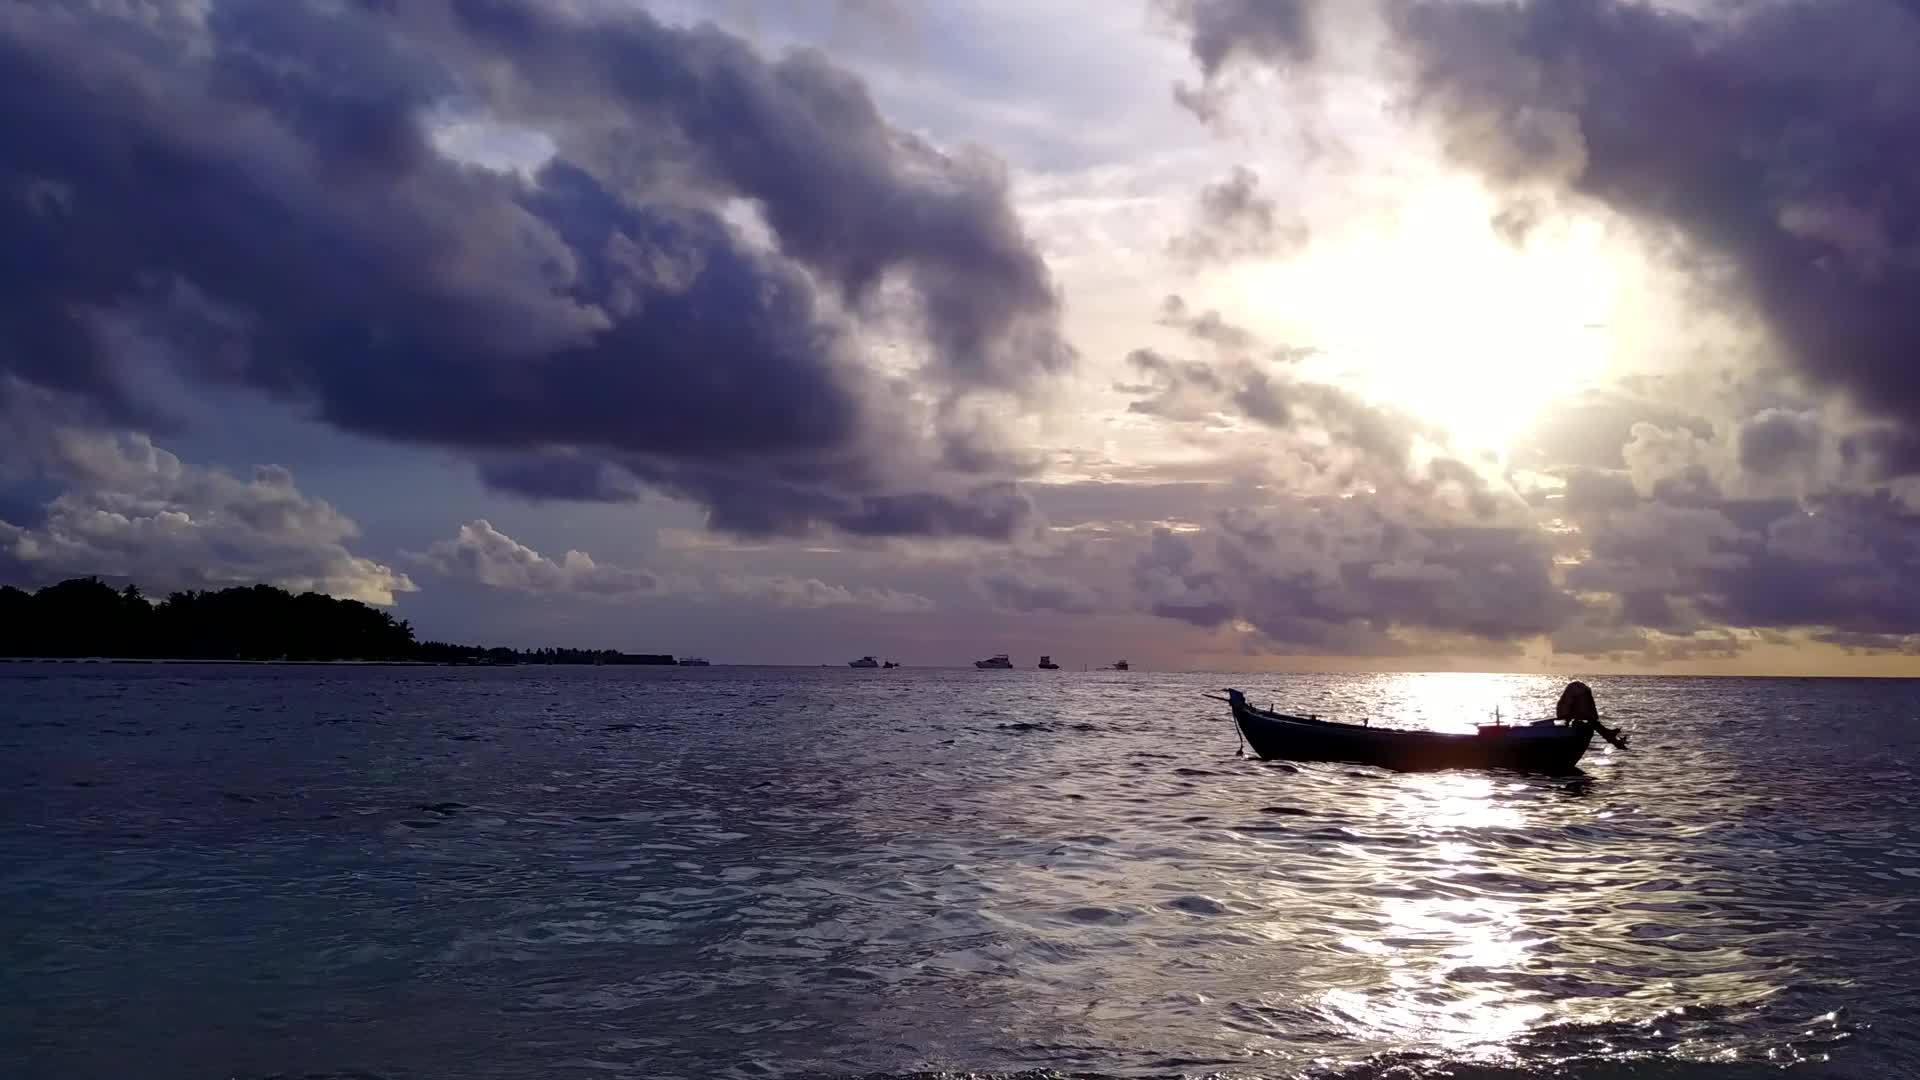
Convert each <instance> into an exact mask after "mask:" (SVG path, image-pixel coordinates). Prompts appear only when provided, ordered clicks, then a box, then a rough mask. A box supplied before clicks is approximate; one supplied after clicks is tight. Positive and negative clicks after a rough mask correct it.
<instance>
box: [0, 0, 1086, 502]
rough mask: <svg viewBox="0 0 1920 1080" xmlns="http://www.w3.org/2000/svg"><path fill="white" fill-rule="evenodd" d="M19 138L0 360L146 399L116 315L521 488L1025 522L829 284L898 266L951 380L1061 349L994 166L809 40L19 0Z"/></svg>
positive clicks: (11, 112)
mask: <svg viewBox="0 0 1920 1080" xmlns="http://www.w3.org/2000/svg"><path fill="white" fill-rule="evenodd" d="M443 108H452V109H474V108H484V109H490V110H491V112H492V114H493V115H494V116H495V117H496V118H498V119H500V120H504V121H509V122H521V123H531V124H534V125H536V126H549V127H550V128H551V129H552V131H551V133H552V134H553V136H554V142H555V144H556V145H557V146H558V147H559V154H558V156H556V157H555V158H554V159H553V160H551V161H549V162H547V163H546V164H545V165H544V166H542V167H541V168H540V170H539V172H538V174H537V175H535V176H533V177H531V178H528V177H521V176H517V175H512V174H504V173H499V172H489V171H486V170H482V169H478V168H474V167H471V166H467V165H464V164H461V163H458V162H455V161H453V160H451V159H449V158H447V157H445V156H443V155H442V154H441V153H440V152H439V151H438V150H437V149H436V148H435V147H434V146H433V144H432V141H431V136H430V132H429V123H430V120H429V118H430V117H431V116H432V115H435V111H436V110H439V109H443ZM0 146H3V147H4V148H5V149H4V151H0V288H3V289H4V290H5V291H6V295H7V296H8V303H7V304H6V305H4V307H0V371H3V372H4V373H5V374H11V375H13V376H16V377H17V378H19V379H21V380H24V382H25V383H26V384H30V385H33V386H38V387H43V388H50V389H53V390H57V391H62V392H65V394H66V395H67V396H68V397H70V398H74V399H77V400H79V401H81V402H83V403H84V404H85V405H86V406H87V407H88V408H91V409H93V410H95V411H96V413H98V414H100V415H103V416H105V417H108V418H111V419H115V420H119V421H121V422H152V421H153V420H154V419H155V418H156V417H155V415H154V414H155V411H156V410H155V407H154V406H153V403H152V402H151V401H149V400H146V398H145V396H144V395H143V393H142V391H141V389H140V387H141V386H142V385H143V383H142V380H141V379H139V378H137V377H134V374H135V373H133V372H131V371H130V370H129V369H130V368H131V367H134V366H137V365H138V364H140V363H154V362H158V361H157V360H155V359H154V353H155V352H156V350H149V351H148V352H147V353H142V354H141V355H140V356H139V357H137V358H133V359H130V358H129V356H128V354H127V353H126V351H125V350H123V349H117V348H115V347H113V344H112V340H111V339H110V337H109V335H108V334H107V330H108V329H109V328H110V327H112V326H114V325H119V324H131V325H133V326H134V327H136V328H137V329H138V330H139V331H140V332H141V333H142V334H143V335H144V336H146V337H149V338H158V339H160V344H161V345H162V346H164V347H165V350H164V352H160V354H161V355H166V354H169V353H170V354H171V356H172V358H173V361H174V363H175V366H176V367H177V368H178V369H179V370H180V372H182V373H183V374H185V375H186V376H187V377H188V378H189V379H190V380H200V381H210V382H211V381H217V382H221V383H227V384H236V385H241V386H246V387H252V388H255V389H258V390H260V391H263V392H265V393H268V394H271V395H274V396H277V397H279V398H282V399H284V400H286V401H289V402H292V403H295V404H296V405H297V406H299V407H301V408H303V409H307V410H310V411H311V412H313V413H314V414H316V415H318V416H320V417H322V418H324V419H325V420H327V421H328V422H330V423H332V424H334V425H336V426H338V427H340V428H343V429H347V430H351V431H357V432H362V433H366V434H371V435H376V436H381V437H384V438H389V439H394V440H402V441H410V442H421V443H430V444H435V445H443V446H450V447H455V448H460V449H462V450H466V451H469V452H472V453H474V454H475V455H476V456H477V457H479V458H480V459H481V460H483V461H484V462H485V466H484V475H485V476H486V477H487V478H488V479H489V480H490V481H492V482H497V483H499V484H501V485H502V486H504V487H506V488H508V489H510V490H514V491H518V492H520V493H522V494H529V495H536V496H554V497H566V498H628V497H631V496H632V494H633V493H634V484H633V483H632V482H631V478H634V477H637V478H639V479H640V480H642V481H644V482H646V483H647V484H650V485H653V486H656V487H660V488H663V489H665V490H669V491H673V492H675V493H678V494H683V495H687V496H689V497H692V498H696V499H700V500H702V501H706V502H708V503H709V504H710V505H712V506H713V509H714V515H715V520H716V523H717V524H722V525H724V526H726V527H733V528H740V529H744V530H754V529H758V530H762V531H797V530H801V529H804V528H808V527H811V526H813V525H816V524H829V525H834V526H837V527H842V528H846V529H848V530H850V531H854V532H858V533H863V534H882V533H887V532H889V531H892V530H900V531H906V532H917V531H932V532H935V533H942V534H944V533H948V532H957V533H961V534H966V535H988V536H1004V535H1007V534H1008V532H1009V531H1010V530H1011V529H1012V528H1013V527H1014V526H1015V524H1016V523H1017V518H1018V515H1019V513H1020V512H1021V508H1022V506H1023V501H1022V500H1021V498H1020V497H1019V496H1018V495H1017V493H1014V492H1010V491H1004V490H1000V489H999V488H997V487H995V486H994V485H993V484H991V483H987V484H982V483H981V482H980V480H979V478H975V479H974V480H973V481H971V482H959V481H952V482H949V481H947V480H942V479H941V478H939V477H937V476H932V475H916V473H917V472H930V471H931V470H932V468H933V467H932V466H931V465H929V466H928V467H927V468H926V469H916V468H915V467H914V464H913V462H912V461H911V460H910V458H909V455H907V454H903V453H902V452H901V450H902V443H903V440H904V441H905V442H909V443H910V442H911V441H912V439H913V438H915V437H917V436H914V435H913V434H912V433H911V432H908V431H906V430H905V429H903V428H902V427H901V426H900V425H901V424H902V423H903V421H900V420H898V419H897V414H898V410H897V409H895V408H891V407H881V403H880V401H879V399H878V398H877V397H876V391H875V390H874V389H873V383H874V381H875V380H876V379H878V378H880V376H878V375H877V374H875V373H873V372H869V371H867V370H865V369H864V368H863V367H862V365H861V364H860V363H859V360H858V357H857V351H858V341H857V336H856V334H855V332H854V331H853V330H852V329H851V328H850V327H849V326H848V325H847V323H846V322H845V320H843V319H842V318H841V317H840V316H838V315H837V314H835V313H834V308H835V304H834V303H832V302H830V301H837V300H844V301H845V302H846V303H847V304H848V305H850V306H852V307H853V308H855V309H858V310H870V309H871V310H874V311H876V312H877V311H878V304H879V303H880V296H881V288H882V286H883V285H886V284H888V283H890V282H894V281H898V282H900V283H902V284H903V285H904V286H905V287H906V288H905V289H904V293H903V295H905V296H907V297H908V298H909V299H910V302H911V311H910V312H907V314H910V315H911V316H912V318H913V319H914V320H915V321H916V323H917V324H918V325H919V326H921V327H922V328H923V329H924V331H925V335H926V339H927V343H928V344H929V346H930V351H929V353H928V357H929V359H928V362H927V363H926V365H925V366H924V368H923V369H922V370H921V371H920V372H919V381H920V384H921V385H922V386H924V387H925V388H926V389H927V391H928V392H929V393H931V394H933V395H935V396H952V395H959V394H964V393H966V392H968V391H969V390H971V389H972V388H975V387H994V388H1002V389H1005V388H1014V389H1017V388H1018V387H1019V385H1020V384H1021V383H1022V382H1023V381H1024V380H1025V379H1026V378H1027V377H1028V376H1029V375H1031V374H1034V373H1038V372H1044V371H1048V370H1053V369H1056V368H1058V367H1059V366H1061V365H1062V364H1064V363H1065V362H1066V361H1067V360H1068V359H1070V356H1071V354H1070V351H1069V350H1067V348H1066V347H1065V346H1064V345H1063V344H1062V343H1061V341H1060V339H1059V337H1058V334H1057V330H1056V316H1057V299H1056V296H1055V294H1054V291H1053V287H1052V284H1051V282H1050V281H1049V279H1048V276H1047V273H1046V269H1045V266H1044V264H1043V263H1042V262H1041V260H1040V258H1039V256H1038V255H1037V253H1036V252H1035V251H1034V249H1033V247H1032V245H1031V244H1030V243H1029V242H1028V241H1027V239H1026V237H1025V235H1024V233H1023V232H1022V230H1021V228H1020V225H1019V223H1018V221H1017V219H1016V218H1015V217H1014V216H1013V214H1012V211H1011V209H1010V208H1009V205H1008V202H1007V199H1006V190H1005V180H1004V177H1003V176H1002V175H1001V173H1000V171H999V169H998V167H997V165H995V164H994V163H992V162H990V161H988V160H987V159H985V158H983V157H980V156H978V155H960V156H952V155H947V154H944V153H942V152H940V151H939V150H937V149H935V148H933V147H931V146H929V145H927V144H925V143H924V142H922V141H920V140H918V139H916V138H914V137H912V136H909V135H906V134H904V133H901V132H899V131H897V130H895V129H893V128H891V127H890V126H888V125H887V124H886V123H885V121H884V120H883V119H882V118H881V117H880V116H879V115H878V113H877V112H876V110H875V109H874V107H873V104H872V102H871V100H870V99H869V98H868V97H867V95H866V93H865V91H864V89H863V88H862V86H861V85H860V83H859V82H858V81H857V80H856V79H854V78H853V77H852V76H850V75H848V74H846V73H845V72H842V71H839V70H838V69H836V68H834V67H833V66H832V65H831V64H829V63H828V62H827V61H826V60H825V59H824V58H822V57H820V56H818V55H817V54H812V53H795V54H790V55H788V56H786V57H783V58H781V59H778V60H774V61H767V60H763V59H761V58H760V57H759V56H757V55H756V54H755V53H754V52H753V51H752V50H751V49H750V48H748V47H747V46H746V45H745V44H744V43H742V42H740V41H739V40H738V39H735V38H732V37H729V36H728V35H726V34H723V33H721V32H719V31H717V30H714V29H712V28H699V29H692V30H683V29H678V28H674V27H670V26H666V25H664V24H661V23H659V22H657V21H655V20H654V19H652V18H650V17H649V16H647V15H645V14H643V13H630V14H627V15H623V16H620V17H618V18H609V19H606V20H601V21H595V22H591V23H589V22H584V21H575V20H571V19H567V18H562V17H560V16H558V15H553V14H548V13H545V12H544V11H542V10H541V9H538V8H536V7H534V6H531V5H527V4H522V3H509V2H505V0H500V2H483V0H465V2H460V3H452V4H430V3H422V4H407V5H384V4H362V5H359V6H357V7H355V6H348V7H344V8H342V7H339V6H337V5H321V4H317V3H311V4H310V3H263V2H253V0H226V2H216V3H215V4H213V5H212V7H211V10H210V12H209V14H208V15H207V18H206V20H205V24H204V26H200V25H196V24H195V22H194V20H192V19H190V18H185V17H176V18H171V19H152V20H148V19H140V18H134V17H116V16H114V15H111V14H103V13H101V12H100V11H96V10H92V9H73V8H70V7H67V6H63V5H52V4H12V5H8V6H7V7H6V8H5V9H4V10H0ZM728 198H739V199H744V200H747V201H748V202H749V203H750V204H751V205H752V206H754V207H756V208H757V209H758V211H759V213H760V215H761V216H762V217H763V218H764V220H765V222H766V224H767V226H768V227H769V230H770V232H771V233H772V237H773V241H774V244H775V249H774V250H766V249H763V248H762V247H760V246H758V245H756V244H754V243H753V242H751V241H750V240H748V239H745V238H744V237H743V234H742V233H741V232H740V231H739V230H738V229H736V228H734V227H733V226H732V225H731V224H729V223H728V221H727V220H725V219H723V217H722V216H721V214H720V210H721V209H722V205H721V201H722V200H725V199H728ZM889 295H901V293H899V292H893V293H889ZM122 336H124V335H122ZM937 456H938V453H937V451H930V452H928V453H927V454H926V455H925V457H926V459H927V460H928V461H932V460H933V459H934V458H936V457H937ZM883 460H884V461H885V465H884V467H883V465H882V462H883ZM743 492H751V496H750V498H751V500H752V505H747V504H746V501H747V499H748V498H749V496H747V495H744V494H742V493H743Z"/></svg>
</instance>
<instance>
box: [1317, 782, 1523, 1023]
mask: <svg viewBox="0 0 1920 1080" xmlns="http://www.w3.org/2000/svg"><path fill="white" fill-rule="evenodd" d="M1504 786H1505V782H1503V781H1501V780H1498V779H1495V778H1492V777H1488V776H1483V775H1475V774H1468V773H1436V774H1431V775H1422V776H1407V777H1400V778H1398V782H1397V783H1396V784H1395V786H1394V788H1393V789H1392V791H1391V795H1390V797H1389V798H1388V799H1387V800H1384V801H1385V805H1383V806H1381V807H1379V808H1378V809H1379V811H1380V812H1381V813H1383V814H1386V815H1389V816H1392V817H1396V818H1398V819H1399V820H1402V821H1404V822H1405V823H1406V825H1407V826H1408V828H1409V831H1410V832H1412V833H1413V834H1414V835H1415V836H1417V837H1420V838H1422V839H1423V840H1424V842H1425V847H1424V854H1425V856H1426V858H1425V860H1424V862H1425V864H1426V869H1424V870H1423V871H1418V872H1416V871H1413V870H1400V869H1394V870H1384V871H1383V875H1382V876H1383V878H1385V879H1386V880H1383V881H1382V882H1381V883H1380V884H1381V885H1382V886H1383V891H1384V890H1386V889H1391V890H1394V891H1398V892H1399V893H1400V894H1399V895H1394V894H1392V893H1391V892H1389V893H1388V894H1387V895H1382V896H1380V897H1379V899H1378V901H1377V906H1376V910H1375V915H1376V923H1375V927H1374V928H1373V929H1371V930H1370V931H1369V932H1367V933H1364V934H1350V935H1348V936H1347V937H1346V938H1344V939H1343V940H1342V942H1341V945H1342V947H1343V948H1345V949H1346V950H1348V951H1349V952H1351V953H1354V954H1358V955H1362V956H1366V957H1369V958H1371V959H1372V960H1373V962H1374V964H1375V965H1377V968H1376V970H1374V971H1372V972H1371V973H1370V977H1369V978H1368V979H1367V980H1366V984H1365V987H1364V988H1351V987H1340V988H1334V989H1329V990H1327V991H1324V992H1323V993H1322V994H1321V995H1320V996H1319V1006H1320V1010H1321V1012H1322V1013H1323V1015H1326V1016H1327V1017H1328V1018H1329V1019H1332V1020H1334V1021H1335V1022H1336V1023H1338V1024H1339V1025H1340V1026H1341V1027H1342V1028H1343V1029H1344V1030H1345V1031H1347V1032H1348V1033H1349V1034H1350V1035H1352V1036H1353V1037H1355V1038H1358V1039H1362V1040H1369V1041H1383V1042H1393V1043H1398V1044H1403V1045H1404V1044H1406V1043H1408V1042H1413V1043H1419V1044H1425V1045H1429V1046H1432V1047H1434V1048H1436V1049H1443V1050H1445V1051H1448V1052H1452V1053H1460V1054H1468V1053H1470V1054H1474V1055H1476V1056H1498V1055H1499V1054H1500V1053H1501V1048H1502V1047H1503V1046H1504V1045H1505V1044H1506V1043H1508V1042H1511V1041H1512V1040H1514V1039H1517V1038H1519V1037H1521V1036H1523V1035H1525V1034H1526V1033H1527V1032H1528V1031H1529V1030H1530V1029H1532V1028H1533V1027H1534V1026H1536V1025H1538V1024H1539V1023H1541V1022H1542V1021H1543V1020H1544V1019H1545V1018H1546V1017H1547V1016H1548V1013H1549V1010H1548V1007H1547V1003H1546V1002H1545V1001H1544V1000H1543V996H1542V995H1541V994H1540V993H1539V992H1537V991H1522V990H1517V989H1515V988H1514V987H1512V986H1510V985H1506V983H1507V980H1506V979H1505V978H1504V977H1503V976H1502V974H1501V973H1503V972H1512V971H1515V970H1518V969H1522V968H1524V967H1526V966H1527V965H1528V962H1529V960H1530V956H1531V953H1532V951H1533V950H1534V948H1535V947H1536V946H1538V945H1539V944H1540V943H1541V942H1543V941H1544V940H1546V935H1544V934H1542V933H1541V932H1540V931H1538V930H1537V929H1536V928H1533V927H1531V926H1529V925H1528V920H1527V913H1526V911H1525V910H1524V909H1523V908H1522V906H1521V904H1520V903H1518V902H1516V901H1514V900H1512V899H1508V898H1504V897H1500V896H1495V895H1488V894H1487V893H1486V892H1485V891H1484V890H1475V893H1476V895H1474V896H1472V897H1470V898H1468V897H1460V896H1456V895H1449V894H1448V892H1449V890H1447V889H1446V886H1447V882H1448V881H1449V879H1453V878H1457V877H1459V876H1461V875H1463V874H1476V873H1480V872H1483V871H1486V870H1488V869H1489V867H1488V866H1486V865H1485V864H1484V860H1483V859H1482V858H1481V857H1480V856H1479V855H1478V854H1477V853H1476V848H1475V846H1474V845H1473V844H1472V843H1470V842H1466V841H1465V840H1462V839H1459V838H1457V834H1458V833H1460V832H1462V831H1465V830H1477V829H1489V828H1519V827H1521V826H1522V825H1523V824H1524V818H1523V815H1522V814H1521V812H1520V811H1519V810H1518V809H1516V808H1515V807H1512V806H1508V805H1503V804H1502V803H1501V802H1500V801H1499V799H1498V796H1499V793H1500V791H1501V790H1502V788H1503V787H1504ZM1420 890H1425V891H1424V892H1421V891H1420Z"/></svg>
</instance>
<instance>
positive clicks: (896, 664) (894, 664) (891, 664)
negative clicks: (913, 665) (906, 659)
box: [880, 660, 900, 668]
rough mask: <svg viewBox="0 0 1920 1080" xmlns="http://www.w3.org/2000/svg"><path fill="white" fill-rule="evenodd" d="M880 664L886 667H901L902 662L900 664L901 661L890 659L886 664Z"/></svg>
mask: <svg viewBox="0 0 1920 1080" xmlns="http://www.w3.org/2000/svg"><path fill="white" fill-rule="evenodd" d="M880 666H881V667H885V668H896V667H899V666H900V664H899V661H896V660H889V661H887V662H886V663H884V664H881V665H880Z"/></svg>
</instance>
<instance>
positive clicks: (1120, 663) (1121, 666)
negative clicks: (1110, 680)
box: [1113, 660, 1127, 671]
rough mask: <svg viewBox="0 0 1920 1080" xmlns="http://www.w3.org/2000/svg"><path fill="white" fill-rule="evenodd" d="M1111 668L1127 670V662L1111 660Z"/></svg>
mask: <svg viewBox="0 0 1920 1080" xmlns="http://www.w3.org/2000/svg"><path fill="white" fill-rule="evenodd" d="M1113 670H1115V671H1125V670H1127V662H1126V661H1125V660H1115V661H1114V662H1113Z"/></svg>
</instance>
